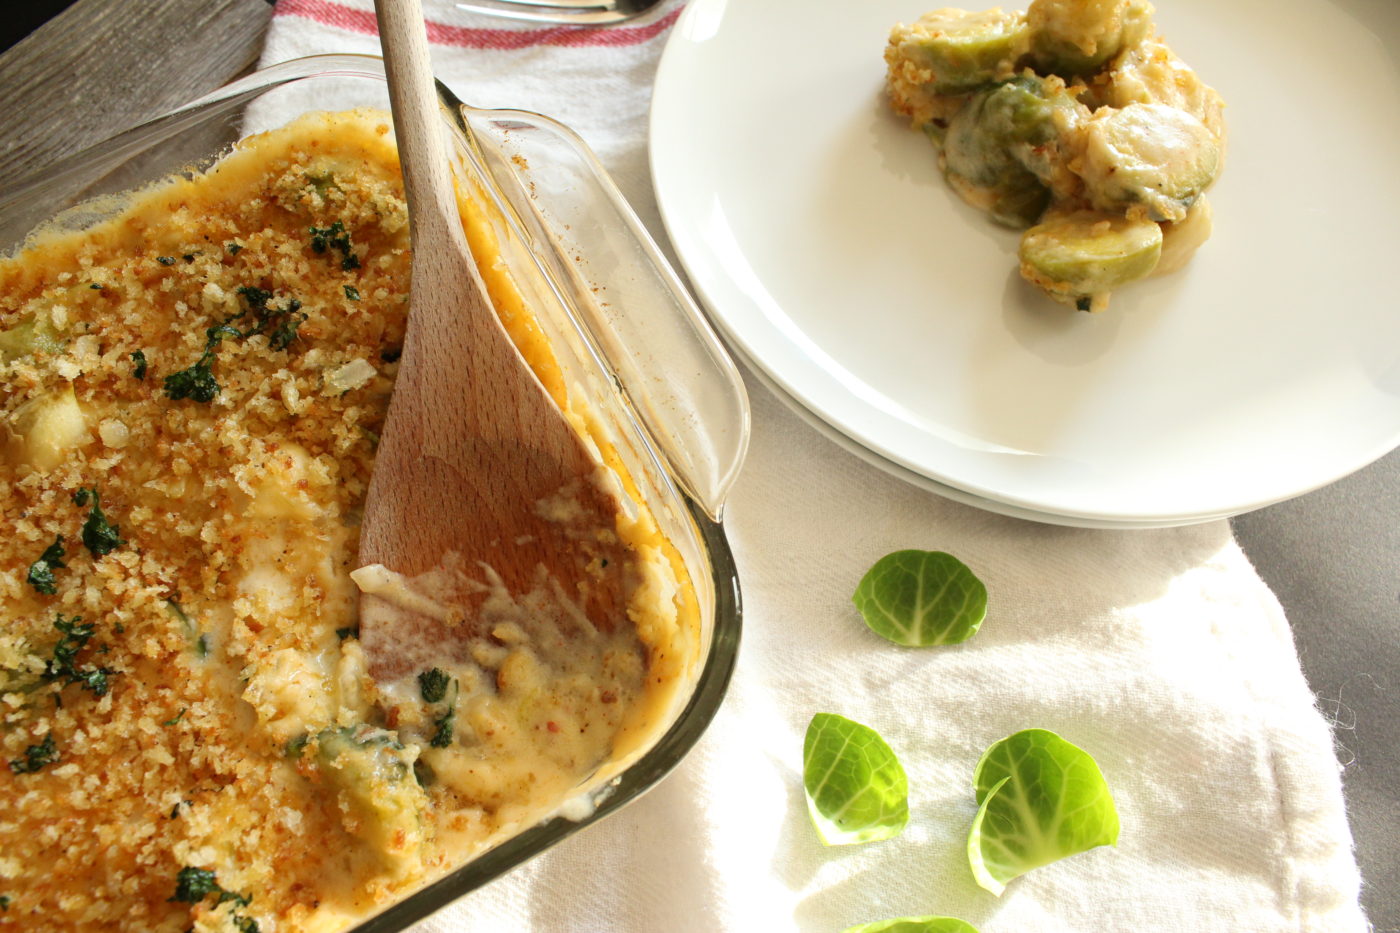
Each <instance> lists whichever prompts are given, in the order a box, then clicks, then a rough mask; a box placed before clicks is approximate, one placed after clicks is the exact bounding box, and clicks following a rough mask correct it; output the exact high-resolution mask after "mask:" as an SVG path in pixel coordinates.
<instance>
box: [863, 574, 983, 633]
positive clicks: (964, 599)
mask: <svg viewBox="0 0 1400 933" xmlns="http://www.w3.org/2000/svg"><path fill="white" fill-rule="evenodd" d="M851 602H853V603H855V604H856V608H857V609H859V610H860V614H861V616H862V617H864V619H865V624H866V625H868V626H869V627H870V630H871V631H872V632H874V633H875V634H877V635H879V636H880V637H882V638H886V639H888V640H890V641H892V642H894V643H895V644H897V645H907V646H909V647H916V648H926V647H929V646H931V645H953V644H957V643H958V642H961V641H966V640H967V639H969V638H971V637H972V636H973V635H974V634H976V633H977V629H978V627H979V626H980V625H981V624H982V620H983V619H984V618H986V616H987V587H986V586H984V585H983V583H982V581H981V580H979V579H977V576H976V575H975V574H974V573H973V572H972V571H971V570H969V569H968V568H967V565H966V564H964V563H963V562H962V561H960V560H958V559H957V558H956V557H954V556H953V555H951V554H945V553H943V552H942V551H913V550H911V551H895V552H894V553H893V554H887V555H885V556H884V557H882V558H880V559H879V560H878V561H876V562H875V566H873V567H871V568H870V569H869V570H868V571H866V574H865V576H864V577H862V578H861V581H860V584H859V585H858V586H857V587H856V591H855V594H854V595H853V596H852V597H851Z"/></svg>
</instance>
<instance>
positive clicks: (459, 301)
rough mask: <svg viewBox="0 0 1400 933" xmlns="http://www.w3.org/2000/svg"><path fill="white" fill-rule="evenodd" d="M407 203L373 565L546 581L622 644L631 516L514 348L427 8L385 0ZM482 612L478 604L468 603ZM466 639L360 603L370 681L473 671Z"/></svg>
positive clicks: (384, 34)
mask: <svg viewBox="0 0 1400 933" xmlns="http://www.w3.org/2000/svg"><path fill="white" fill-rule="evenodd" d="M375 8H376V11H377V13H378V16H379V28H380V41H381V44H382V46H383V50H384V61H385V70H386V72H387V74H388V78H389V94H390V100H391V103H392V108H393V117H394V130H395V134H396V136H397V141H398V148H399V155H400V160H401V163H402V167H403V175H404V187H405V190H406V194H407V199H408V207H409V220H410V235H411V241H412V248H413V273H412V276H413V277H412V282H411V285H410V291H409V307H410V313H409V318H408V332H407V335H406V338H405V341H404V348H403V356H402V358H401V361H400V364H399V375H398V380H397V383H396V384H395V387H394V394H393V397H392V399H391V401H390V405H389V412H388V418H387V421H386V424H385V427H384V431H383V433H382V435H381V437H380V443H379V450H378V453H377V454H376V460H375V466H374V474H373V477H372V479H371V481H370V487H369V494H368V499H367V501H366V504H365V516H364V524H363V527H362V530H361V538H360V552H359V563H360V565H361V566H366V565H371V564H382V565H383V566H385V567H387V568H388V569H389V570H392V571H394V572H396V573H398V574H402V575H404V576H405V577H413V576H417V575H419V574H423V573H426V572H429V571H431V570H433V569H435V568H439V567H441V566H443V562H444V560H445V559H446V558H447V557H448V556H449V555H454V556H459V557H460V559H461V561H462V562H464V565H465V566H466V567H468V568H473V569H475V568H478V567H482V566H483V565H485V566H488V567H490V568H491V570H492V571H494V573H495V574H496V575H498V576H499V578H500V580H501V582H503V583H504V584H505V586H506V587H507V589H509V590H510V591H511V592H512V593H519V592H524V591H527V590H529V589H531V587H532V586H534V585H536V583H537V582H538V580H539V577H540V573H541V569H540V568H542V567H543V568H545V569H546V571H547V573H548V575H549V576H550V577H552V578H553V580H554V581H555V582H557V584H558V585H559V586H560V587H562V591H563V593H564V594H566V595H567V596H568V597H569V598H570V599H571V600H573V601H574V602H575V603H576V604H577V605H579V606H582V607H583V608H584V611H585V612H586V614H587V615H588V617H589V619H590V621H592V623H593V624H594V625H595V626H596V627H598V628H600V629H603V630H609V629H611V628H612V626H614V625H615V624H616V621H617V620H618V619H619V618H621V616H622V613H623V612H624V610H625V598H624V597H623V594H622V574H623V568H624V567H625V566H626V562H625V560H624V558H625V557H626V555H625V553H624V552H623V547H622V545H620V544H619V543H618V541H617V538H616V535H615V533H614V529H615V524H616V516H617V510H618V503H617V501H616V498H615V496H613V495H612V494H611V493H610V492H608V491H606V489H605V488H604V487H603V486H602V485H601V484H600V482H599V481H598V471H599V467H598V464H597V463H596V461H595V459H594V458H593V456H591V455H590V453H589V451H588V450H587V449H585V447H584V445H583V443H582V441H581V440H580V438H579V436H578V434H577V433H576V432H575V431H574V429H573V427H572V426H571V425H570V424H569V423H568V422H567V421H566V420H565V418H564V416H563V414H562V413H561V412H560V411H559V409H558V407H557V406H556V405H555V403H554V401H553V400H552V399H551V398H550V397H549V395H548V393H547V392H546V390H545V389H544V387H543V386H542V385H541V383H540V381H539V380H538V379H537V378H536V377H535V375H534V373H533V372H532V371H531V370H530V368H529V366H528V365H527V364H526V362H525V360H524V359H523V358H522V357H521V355H520V353H519V351H518V350H517V349H516V347H515V345H514V344H513V343H512V342H511V340H510V337H509V336H508V335H507V333H506V331H505V329H504V328H503V327H502V325H501V322H500V319H499V318H498V316H497V315H496V312H495V311H494V310H493V308H492V306H491V304H490V302H489V300H488V299H487V297H486V291H485V287H484V285H483V284H482V281H481V277H480V275H479V273H478V271H477V268H476V264H475V261H474V259H473V257H472V254H471V250H470V247H469V246H468V245H467V241H466V236H465V234H464V233H463V229H462V220H461V216H460V214H459V210H458V205H457V199H456V195H455V191H454V187H453V181H452V177H451V173H450V170H449V168H448V162H447V156H446V153H445V150H444V147H443V136H442V128H441V121H442V116H441V112H440V109H439V103H438V96H437V93H436V90H435V87H434V84H433V78H432V72H431V66H430V63H429V59H428V46H427V38H426V33H425V29H424V24H423V16H422V9H421V7H420V5H419V0H376V3H375ZM463 600H464V601H465V602H467V603H470V602H471V601H472V597H470V596H469V595H466V594H464V595H463ZM463 609H464V617H465V619H466V623H465V625H463V624H451V623H447V622H443V621H441V620H438V619H434V618H430V617H429V616H427V615H423V614H417V613H412V612H404V611H400V610H397V609H394V608H393V607H390V606H388V605H387V603H385V601H384V600H381V599H379V598H377V597H374V596H369V595H366V596H364V597H363V599H362V602H361V624H360V640H361V643H362V644H363V645H364V648H365V651H366V653H367V655H368V659H369V666H370V673H371V675H372V676H374V677H375V678H376V679H377V680H379V681H381V682H382V681H391V680H396V679H399V678H401V677H403V676H405V675H407V674H411V673H413V672H414V671H415V670H421V669H423V668H424V667H425V666H431V664H430V662H431V661H432V660H433V659H434V658H439V657H440V658H442V659H444V660H452V659H461V651H462V650H464V648H462V645H463V643H464V642H465V640H466V638H467V637H468V636H470V635H472V634H477V633H475V632H474V630H473V628H472V626H471V616H472V613H471V609H472V606H471V605H465V606H463Z"/></svg>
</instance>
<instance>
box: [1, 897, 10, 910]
mask: <svg viewBox="0 0 1400 933" xmlns="http://www.w3.org/2000/svg"><path fill="white" fill-rule="evenodd" d="M9 909H10V895H8V894H0V910H9Z"/></svg>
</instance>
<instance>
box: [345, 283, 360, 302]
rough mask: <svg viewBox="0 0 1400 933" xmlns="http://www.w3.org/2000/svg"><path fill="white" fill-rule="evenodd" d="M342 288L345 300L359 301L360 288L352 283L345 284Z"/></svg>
mask: <svg viewBox="0 0 1400 933" xmlns="http://www.w3.org/2000/svg"><path fill="white" fill-rule="evenodd" d="M344 288H345V299H346V300H347V301H359V300H360V290H359V289H358V288H356V287H355V286H353V285H346V286H344Z"/></svg>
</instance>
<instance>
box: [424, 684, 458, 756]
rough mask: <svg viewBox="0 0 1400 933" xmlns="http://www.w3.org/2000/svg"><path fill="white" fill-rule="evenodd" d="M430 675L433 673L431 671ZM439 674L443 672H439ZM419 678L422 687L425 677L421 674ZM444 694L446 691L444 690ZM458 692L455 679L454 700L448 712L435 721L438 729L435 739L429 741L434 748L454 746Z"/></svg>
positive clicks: (451, 701)
mask: <svg viewBox="0 0 1400 933" xmlns="http://www.w3.org/2000/svg"><path fill="white" fill-rule="evenodd" d="M433 671H437V668H433ZM428 673H432V672H431V671H429V672H428ZM438 673H442V672H441V671H438ZM418 676H419V678H420V686H421V678H422V676H423V675H421V674H420V675H418ZM444 676H445V675H444ZM444 692H446V691H445V690H444ZM458 692H459V688H458V686H457V681H456V679H455V678H454V679H453V681H452V699H450V700H448V701H447V712H445V713H443V714H442V715H441V716H439V717H438V718H437V719H434V720H433V725H434V726H435V727H436V729H435V730H434V732H433V737H432V738H431V739H429V740H428V744H429V745H431V746H432V747H433V748H447V746H449V745H451V744H452V729H453V726H454V725H456V722H457V694H458ZM424 698H425V699H426V693H425V694H424Z"/></svg>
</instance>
